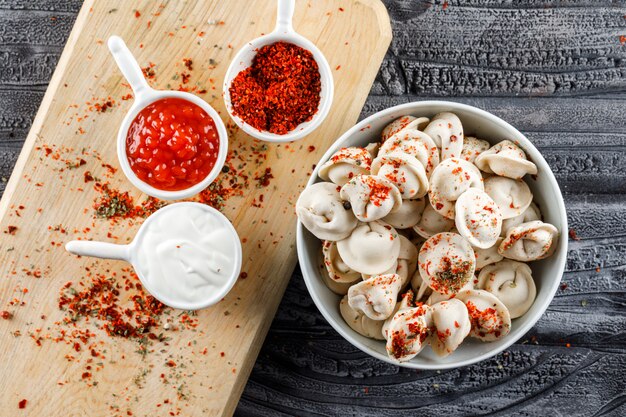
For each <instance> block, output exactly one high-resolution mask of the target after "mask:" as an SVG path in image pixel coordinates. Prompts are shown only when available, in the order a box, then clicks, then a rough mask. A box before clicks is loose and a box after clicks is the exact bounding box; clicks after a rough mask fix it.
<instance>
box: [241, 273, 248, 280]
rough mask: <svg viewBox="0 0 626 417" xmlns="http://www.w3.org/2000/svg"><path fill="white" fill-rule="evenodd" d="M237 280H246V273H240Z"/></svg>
mask: <svg viewBox="0 0 626 417" xmlns="http://www.w3.org/2000/svg"><path fill="white" fill-rule="evenodd" d="M239 278H240V279H246V278H248V273H247V272H242V273H240V274H239Z"/></svg>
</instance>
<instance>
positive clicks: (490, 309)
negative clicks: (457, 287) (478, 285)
mask: <svg viewBox="0 0 626 417" xmlns="http://www.w3.org/2000/svg"><path fill="white" fill-rule="evenodd" d="M456 298H457V299H459V300H461V301H463V302H464V303H465V306H466V307H467V312H468V313H469V318H470V322H471V323H472V330H471V331H470V336H472V337H475V338H477V339H480V340H482V341H483V342H493V341H494V340H498V339H501V338H503V337H504V336H506V335H507V334H509V332H510V331H511V315H510V314H509V310H508V309H507V308H506V306H505V305H504V304H503V303H502V302H501V301H500V300H498V298H497V297H496V296H495V295H493V294H491V293H490V292H488V291H484V290H467V291H462V292H460V293H459V294H457V297H456Z"/></svg>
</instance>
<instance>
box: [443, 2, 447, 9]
mask: <svg viewBox="0 0 626 417" xmlns="http://www.w3.org/2000/svg"><path fill="white" fill-rule="evenodd" d="M442 7H443V10H447V9H448V2H447V1H444V2H443V6H442Z"/></svg>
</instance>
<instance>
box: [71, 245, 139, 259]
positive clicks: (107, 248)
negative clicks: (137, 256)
mask: <svg viewBox="0 0 626 417" xmlns="http://www.w3.org/2000/svg"><path fill="white" fill-rule="evenodd" d="M65 250H67V251H68V252H70V253H73V254H74V255H81V256H93V257H96V258H103V259H119V260H122V261H129V259H130V246H129V245H116V244H113V243H105V242H94V241H90V240H72V241H71V242H67V244H66V245H65Z"/></svg>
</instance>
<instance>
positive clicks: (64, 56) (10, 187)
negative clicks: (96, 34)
mask: <svg viewBox="0 0 626 417" xmlns="http://www.w3.org/2000/svg"><path fill="white" fill-rule="evenodd" d="M94 2H95V0H85V2H84V3H83V5H82V6H81V8H80V11H79V12H78V16H77V17H76V20H75V21H74V25H73V26H72V31H71V32H70V36H69V37H68V38H67V42H66V44H65V47H64V48H63V52H62V53H61V57H60V58H59V62H58V63H57V66H56V68H55V69H54V73H53V74H52V77H51V78H50V82H49V83H48V88H46V92H45V93H44V96H43V99H42V100H41V104H40V105H39V109H38V110H37V114H36V115H35V118H34V119H33V123H32V125H31V127H30V130H29V131H28V136H26V140H25V141H24V145H23V146H22V150H21V151H20V154H19V156H18V158H17V160H16V162H15V166H14V168H13V171H12V172H11V177H10V178H9V181H8V182H7V185H6V187H5V189H4V193H3V194H2V199H0V220H1V219H3V218H4V216H5V214H6V212H7V209H8V207H9V201H10V200H11V197H12V196H13V193H14V192H15V190H16V188H17V186H18V183H19V180H20V177H21V176H22V173H23V171H24V168H25V166H26V162H27V161H28V158H29V157H30V154H31V152H32V150H33V147H34V146H35V143H36V142H37V137H38V135H39V132H41V129H42V127H43V123H44V120H45V119H46V116H47V114H48V111H49V108H50V105H51V104H52V102H53V101H54V98H55V96H56V94H57V91H58V89H59V87H60V86H61V80H62V79H63V76H64V75H65V72H66V71H67V69H68V67H69V64H70V58H71V56H72V53H73V51H74V48H75V47H76V43H77V41H78V39H79V36H80V33H81V32H82V30H83V28H84V26H85V24H86V23H87V20H88V19H87V17H88V15H89V13H90V12H91V8H92V6H93V4H94Z"/></svg>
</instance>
